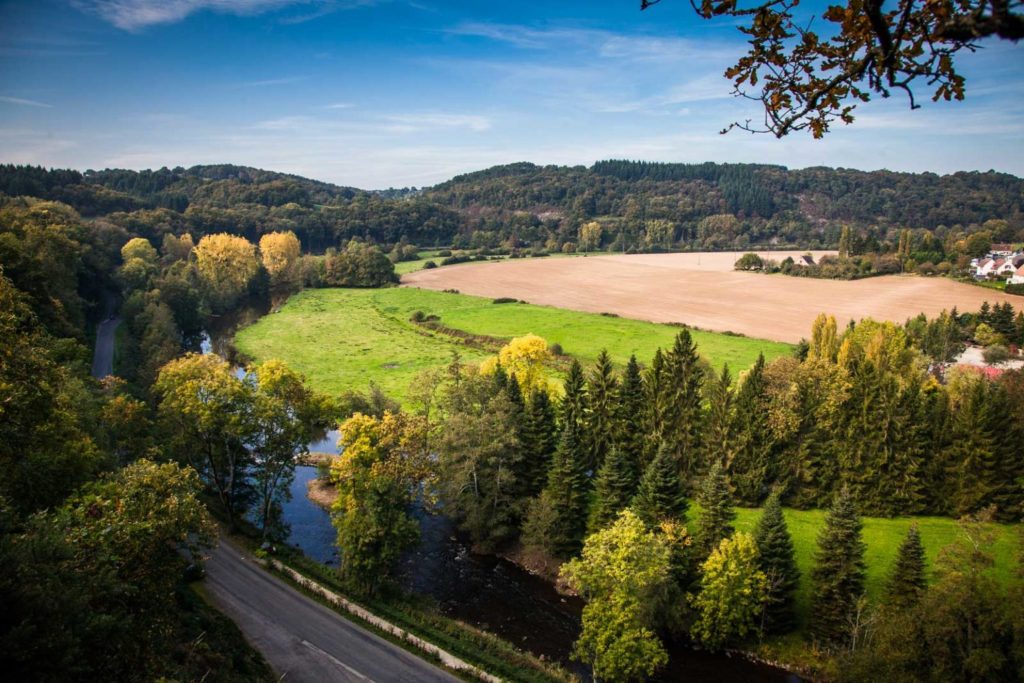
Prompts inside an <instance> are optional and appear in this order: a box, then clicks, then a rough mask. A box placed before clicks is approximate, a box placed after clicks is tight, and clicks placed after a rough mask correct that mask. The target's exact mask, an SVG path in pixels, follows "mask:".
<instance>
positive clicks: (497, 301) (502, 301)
mask: <svg viewBox="0 0 1024 683" xmlns="http://www.w3.org/2000/svg"><path fill="white" fill-rule="evenodd" d="M491 303H492V304H514V303H518V300H517V299H513V298H511V297H507V296H499V297H498V298H497V299H495V300H494V301H492V302H491Z"/></svg>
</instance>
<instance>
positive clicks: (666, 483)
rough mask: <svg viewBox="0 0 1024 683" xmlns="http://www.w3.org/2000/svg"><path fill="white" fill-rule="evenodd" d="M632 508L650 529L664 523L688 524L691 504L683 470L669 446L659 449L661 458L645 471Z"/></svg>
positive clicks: (655, 459) (657, 456) (655, 460)
mask: <svg viewBox="0 0 1024 683" xmlns="http://www.w3.org/2000/svg"><path fill="white" fill-rule="evenodd" d="M632 507H633V510H634V512H636V514H637V515H638V516H639V517H640V519H642V520H644V522H645V523H646V524H647V525H648V526H650V527H653V526H655V525H656V524H658V522H660V521H661V520H663V519H674V520H676V521H677V522H680V523H681V522H683V521H685V519H686V510H687V508H688V507H689V503H687V500H686V494H685V492H684V490H683V483H682V481H681V480H680V479H679V467H678V465H676V461H675V458H674V457H672V454H671V452H670V451H669V449H668V446H667V445H662V447H661V448H659V449H658V454H657V455H656V456H654V460H652V461H651V464H650V465H648V466H647V469H646V470H645V471H644V475H643V477H641V479H640V488H639V489H638V491H637V494H636V497H635V498H634V499H633V503H632Z"/></svg>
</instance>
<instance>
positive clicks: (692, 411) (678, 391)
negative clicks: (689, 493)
mask: <svg viewBox="0 0 1024 683" xmlns="http://www.w3.org/2000/svg"><path fill="white" fill-rule="evenodd" d="M703 382H704V368H703V367H701V365H700V357H699V356H698V355H697V347H696V346H695V345H694V343H693V338H692V337H691V336H690V331H689V330H687V329H685V328H684V329H683V330H682V331H681V332H680V333H679V334H678V335H677V336H676V341H675V344H674V345H673V347H672V350H671V351H669V352H668V354H666V356H665V384H664V386H663V387H662V390H663V392H664V393H663V397H662V400H661V405H662V406H663V411H664V424H663V428H662V431H661V434H660V437H661V440H662V441H663V442H665V444H666V445H667V446H668V448H669V452H670V453H671V454H672V455H673V457H675V459H676V462H677V463H678V464H679V467H680V470H681V472H682V476H683V479H684V483H686V482H689V481H690V480H691V479H693V478H694V477H695V476H696V475H697V474H698V469H699V468H698V464H699V457H700V453H699V450H698V448H699V445H700V437H701V431H702V421H703V411H702V409H701V385H702V384H703Z"/></svg>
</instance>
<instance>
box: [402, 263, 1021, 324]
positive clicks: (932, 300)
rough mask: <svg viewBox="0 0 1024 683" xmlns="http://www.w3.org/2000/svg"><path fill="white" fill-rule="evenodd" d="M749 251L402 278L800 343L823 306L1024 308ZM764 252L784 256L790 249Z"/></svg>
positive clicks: (870, 311) (829, 309) (912, 310)
mask: <svg viewBox="0 0 1024 683" xmlns="http://www.w3.org/2000/svg"><path fill="white" fill-rule="evenodd" d="M798 253H803V252H798ZM798 253H794V255H798ZM741 255H742V254H741V253H704V254H642V255H635V256H590V257H586V258H563V259H523V260H514V261H504V262H501V263H475V264H467V265H459V266H451V267H446V268H436V269H432V270H423V271H418V272H415V273H411V274H409V275H406V276H404V277H403V278H402V283H403V284H404V285H409V286H414V287H422V288H425V289H438V290H440V289H457V290H459V291H460V292H462V293H463V294H475V295H478V296H489V297H499V296H509V297H515V298H517V299H524V300H526V301H529V302H530V303H532V304H542V305H548V306H558V307H561V308H568V309H573V310H578V311H588V312H592V313H603V312H608V313H617V314H619V315H621V316H623V317H628V318H637V319H640V320H650V321H653V322H681V323H686V324H688V325H693V326H696V327H701V328H704V329H708V330H715V331H719V332H724V331H732V332H740V333H742V334H746V335H748V336H751V337H760V338H762V339H771V340H774V341H782V342H791V343H792V342H797V341H799V340H800V339H801V338H802V337H807V336H808V335H809V334H810V330H811V323H812V322H813V321H814V318H815V316H817V315H818V313H821V312H826V313H831V314H832V315H835V316H836V318H837V319H838V320H839V322H840V324H841V325H842V324H845V323H846V322H847V321H848V320H850V319H854V320H857V319H860V318H866V317H871V318H875V319H876V320H894V321H897V322H903V321H904V320H906V319H907V318H910V317H913V316H915V315H917V314H918V313H921V312H922V311H923V312H924V313H927V314H928V315H930V316H931V315H935V314H937V313H939V312H940V311H942V310H943V309H950V308H952V307H953V306H956V307H957V308H959V309H960V310H961V311H974V310H977V309H978V308H979V307H980V306H981V303H982V302H983V301H986V300H987V301H989V302H990V303H995V302H997V301H1009V302H1010V303H1012V304H1014V306H1015V307H1016V308H1019V307H1020V306H1021V304H1022V303H1024V298H1021V297H1015V296H1008V295H1005V294H1001V293H999V292H995V291H992V290H988V289H983V288H981V287H973V286H971V285H966V284H962V283H959V282H953V281H952V280H949V279H947V278H922V277H916V276H886V277H875V278H868V279H866V280H856V281H852V282H847V281H836V280H816V279H812V278H798V277H787V276H785V275H762V274H757V273H739V272H736V271H734V270H732V265H733V263H734V262H735V261H736V259H737V258H739V256H741ZM765 255H768V256H770V257H771V258H774V259H778V260H782V259H784V258H785V257H786V255H787V253H786V252H772V253H771V254H765Z"/></svg>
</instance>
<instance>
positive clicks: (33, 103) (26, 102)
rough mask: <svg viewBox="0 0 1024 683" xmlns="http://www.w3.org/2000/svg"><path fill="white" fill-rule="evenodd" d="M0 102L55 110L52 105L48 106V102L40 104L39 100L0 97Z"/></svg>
mask: <svg viewBox="0 0 1024 683" xmlns="http://www.w3.org/2000/svg"><path fill="white" fill-rule="evenodd" d="M0 102H5V103H7V104H16V105H19V106H21V107H43V108H45V109H52V108H53V105H52V104H47V103H46V102H39V101H38V100H27V99H25V98H23V97H6V96H0Z"/></svg>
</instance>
